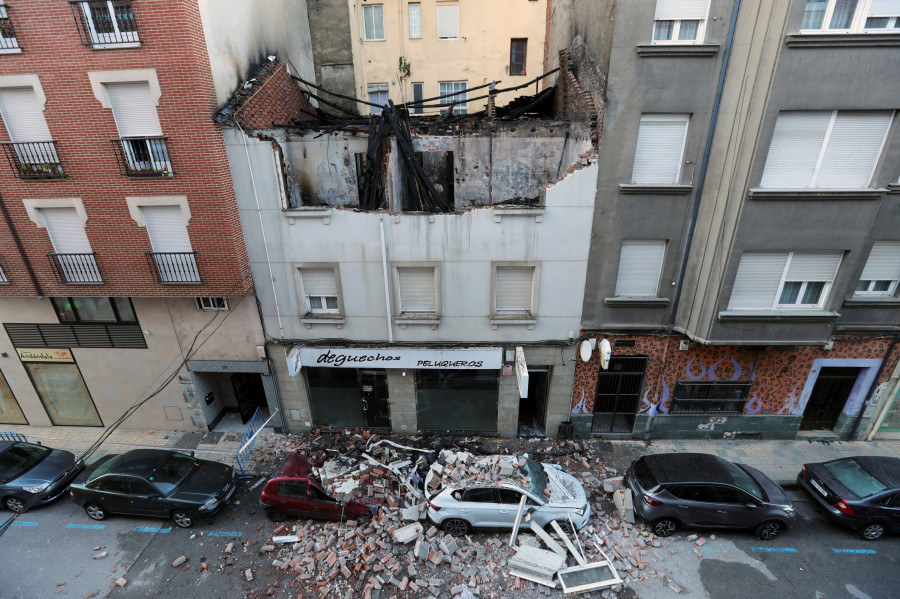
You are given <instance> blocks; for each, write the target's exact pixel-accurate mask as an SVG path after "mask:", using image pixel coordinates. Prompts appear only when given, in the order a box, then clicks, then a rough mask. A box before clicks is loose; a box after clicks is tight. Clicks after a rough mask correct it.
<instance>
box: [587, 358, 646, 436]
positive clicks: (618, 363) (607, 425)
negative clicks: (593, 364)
mask: <svg viewBox="0 0 900 599" xmlns="http://www.w3.org/2000/svg"><path fill="white" fill-rule="evenodd" d="M646 369H647V358H645V357H629V358H612V359H611V360H610V361H609V368H608V369H607V370H604V371H602V372H601V373H600V378H599V379H597V395H596V398H595V399H594V422H593V427H592V428H591V432H592V433H630V432H632V431H633V430H634V417H635V415H636V414H637V411H638V407H639V406H640V402H641V391H642V390H643V388H644V371H645V370H646Z"/></svg>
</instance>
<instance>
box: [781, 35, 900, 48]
mask: <svg viewBox="0 0 900 599" xmlns="http://www.w3.org/2000/svg"><path fill="white" fill-rule="evenodd" d="M785 39H786V41H787V47H788V48H871V47H892V46H900V35H898V34H896V33H791V34H788V35H787V37H786V38H785Z"/></svg>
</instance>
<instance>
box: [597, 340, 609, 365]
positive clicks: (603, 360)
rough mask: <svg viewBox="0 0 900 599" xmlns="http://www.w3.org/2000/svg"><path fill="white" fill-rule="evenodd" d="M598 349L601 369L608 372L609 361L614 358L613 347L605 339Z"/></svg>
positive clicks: (598, 345)
mask: <svg viewBox="0 0 900 599" xmlns="http://www.w3.org/2000/svg"><path fill="white" fill-rule="evenodd" d="M597 349H599V350H600V368H602V369H603V370H606V369H607V368H608V367H609V359H610V357H611V356H612V347H610V345H609V341H607V340H606V339H603V340H601V341H600V343H598V344H597Z"/></svg>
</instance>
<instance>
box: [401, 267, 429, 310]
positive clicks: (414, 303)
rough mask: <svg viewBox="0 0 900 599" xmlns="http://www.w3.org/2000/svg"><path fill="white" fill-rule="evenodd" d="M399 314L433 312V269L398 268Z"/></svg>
mask: <svg viewBox="0 0 900 599" xmlns="http://www.w3.org/2000/svg"><path fill="white" fill-rule="evenodd" d="M397 274H398V279H399V281H400V312H401V313H402V312H434V311H435V298H434V268H432V267H424V268H418V267H416V268H405V267H404V268H398V269H397Z"/></svg>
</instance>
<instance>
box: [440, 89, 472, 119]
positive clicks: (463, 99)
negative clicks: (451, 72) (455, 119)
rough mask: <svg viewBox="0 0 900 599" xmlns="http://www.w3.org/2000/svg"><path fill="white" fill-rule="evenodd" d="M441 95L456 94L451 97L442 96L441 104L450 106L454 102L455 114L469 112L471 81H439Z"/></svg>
mask: <svg viewBox="0 0 900 599" xmlns="http://www.w3.org/2000/svg"><path fill="white" fill-rule="evenodd" d="M438 86H439V88H440V89H439V91H440V93H439V95H441V96H446V95H448V94H454V95H453V96H451V97H449V98H441V106H450V105H451V104H453V103H454V102H456V105H455V106H453V114H468V113H469V102H468V99H469V91H468V89H469V82H468V81H440V82H438Z"/></svg>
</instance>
